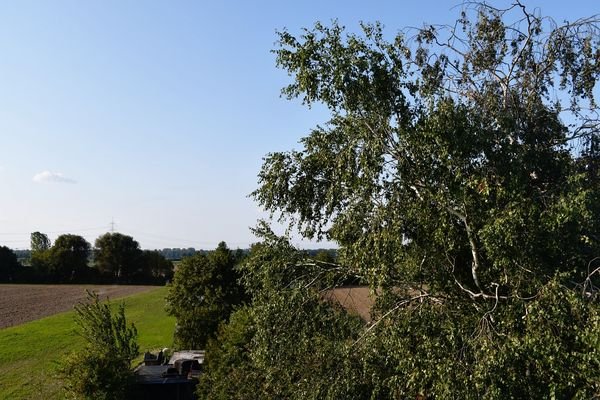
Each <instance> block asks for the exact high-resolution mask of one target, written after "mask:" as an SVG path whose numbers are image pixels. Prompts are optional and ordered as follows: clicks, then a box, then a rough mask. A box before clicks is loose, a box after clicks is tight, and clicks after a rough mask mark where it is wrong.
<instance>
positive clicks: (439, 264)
mask: <svg viewBox="0 0 600 400" xmlns="http://www.w3.org/2000/svg"><path fill="white" fill-rule="evenodd" d="M279 38H280V42H279V48H278V49H277V50H276V54H277V63H278V65H279V66H280V67H282V68H283V69H285V70H286V71H288V73H289V74H290V75H291V76H292V77H293V78H294V81H293V83H292V84H290V85H289V86H288V87H286V88H285V89H284V93H285V94H286V95H288V96H289V97H290V98H294V97H300V98H302V100H303V101H304V103H306V104H308V105H311V104H313V103H320V104H323V105H324V106H326V107H327V108H328V109H329V111H330V113H331V119H330V120H329V122H327V124H325V125H323V126H318V127H317V128H315V129H314V130H313V131H312V132H311V133H310V134H309V135H308V136H307V137H305V138H303V139H302V145H303V148H302V149H301V150H300V151H291V152H283V153H272V154H269V155H268V156H267V157H266V158H265V162H264V165H263V168H262V170H261V172H260V174H259V181H260V187H259V189H258V190H257V191H255V192H254V196H255V198H256V199H257V200H258V201H259V203H260V204H261V205H263V206H264V207H265V208H266V209H267V210H269V211H271V212H272V213H278V214H279V215H281V216H282V217H283V218H284V219H288V220H289V221H291V223H292V224H293V225H294V226H296V227H297V228H298V230H299V232H300V233H301V234H302V235H304V236H305V237H308V238H326V239H329V240H333V241H336V242H337V243H338V244H339V245H340V251H339V263H340V267H343V268H342V269H343V270H344V273H345V274H354V275H357V276H359V277H361V279H362V280H363V281H364V282H365V283H368V284H369V285H370V286H371V287H372V288H373V290H374V291H375V290H376V291H377V293H378V307H377V309H376V310H375V317H376V320H375V322H374V324H373V325H372V326H371V327H370V328H369V329H368V330H366V331H365V334H364V335H363V336H362V337H361V339H360V340H358V341H356V343H354V344H353V345H352V349H351V351H350V350H349V354H350V353H351V354H355V353H356V352H362V356H363V358H362V362H363V365H362V368H363V369H362V374H363V375H362V377H363V379H365V381H364V382H365V384H367V385H371V386H370V387H371V390H372V395H373V396H375V397H378V398H405V397H414V396H416V395H423V396H429V397H434V398H451V397H461V398H509V397H513V398H515V397H519V398H524V397H530V398H535V397H559V398H571V397H580V398H586V397H591V396H594V395H596V396H598V395H600V383H599V382H600V372H598V371H600V346H598V344H600V333H599V332H600V311H599V306H598V296H597V294H598V292H597V287H598V285H599V284H600V282H599V274H598V271H599V270H600V268H599V267H600V261H599V260H600V258H599V256H600V239H599V232H600V209H599V208H598V205H597V204H598V201H597V199H598V198H600V188H599V185H598V184H597V176H596V175H595V172H594V168H595V165H596V164H595V163H594V162H589V160H592V161H593V160H594V157H596V158H597V149H595V147H594V146H596V143H598V138H599V136H600V132H599V127H600V125H599V122H598V119H597V118H596V116H597V114H598V111H599V110H598V107H597V104H596V101H595V98H594V90H596V89H597V82H598V77H599V76H600V49H599V47H600V35H599V29H598V20H597V19H595V18H585V19H581V20H578V21H575V22H573V23H565V24H563V25H557V24H555V23H554V22H553V21H552V20H550V19H547V18H542V17H541V16H540V15H539V14H538V13H534V12H530V11H529V10H528V9H527V8H526V7H525V6H523V5H522V4H521V3H520V2H518V1H517V2H516V3H514V4H513V5H510V6H508V7H507V8H505V9H497V8H493V7H491V6H489V5H487V4H473V3H465V5H464V7H463V12H462V13H461V15H460V16H459V18H458V20H457V21H456V23H455V24H453V25H451V26H449V27H440V26H425V27H424V28H422V29H418V30H416V31H412V32H409V31H406V32H402V33H400V34H398V35H396V36H395V37H394V38H393V39H392V40H387V39H386V35H385V33H384V31H383V28H382V27H381V26H380V25H378V24H373V25H370V24H365V25H363V31H362V32H361V33H360V34H347V33H345V32H344V28H343V27H342V26H340V25H338V24H337V23H333V24H332V25H331V26H325V25H322V24H319V23H318V24H316V25H315V27H314V28H312V29H306V30H304V32H303V33H302V34H301V35H299V36H294V35H293V34H291V33H290V32H288V31H283V32H281V33H280V35H279ZM586 157H587V158H586ZM586 160H588V161H586ZM594 179H595V181H594ZM285 265H286V263H282V266H281V271H287V270H289V268H288V267H285ZM329 270H330V271H335V269H334V268H331V269H329ZM308 272H309V273H310V272H311V271H310V270H309V271H308ZM312 273H313V274H314V275H313V276H314V279H317V280H318V279H321V278H322V277H324V276H325V275H324V274H323V273H322V271H321V269H316V270H313V271H312ZM257 274H259V273H258V272H256V271H254V272H253V273H252V274H251V275H257ZM258 276H260V274H259V275H258ZM312 282H313V280H310V281H308V283H307V286H310V285H309V284H311V283H312ZM288 312H293V310H288ZM282 318H283V317H282ZM259 334H260V333H259ZM257 335H258V334H257ZM309 373H310V372H309ZM299 379H300V380H301V378H299ZM353 379H356V378H353ZM347 382H348V381H347ZM347 382H346V383H347Z"/></svg>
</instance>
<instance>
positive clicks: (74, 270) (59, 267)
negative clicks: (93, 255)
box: [49, 235, 91, 282]
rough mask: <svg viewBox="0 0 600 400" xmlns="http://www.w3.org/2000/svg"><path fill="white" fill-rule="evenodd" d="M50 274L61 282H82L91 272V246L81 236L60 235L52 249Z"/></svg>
mask: <svg viewBox="0 0 600 400" xmlns="http://www.w3.org/2000/svg"><path fill="white" fill-rule="evenodd" d="M49 251H50V254H49V258H50V270H49V273H50V275H52V276H53V277H54V279H56V280H58V281H59V282H69V281H77V280H81V279H82V278H83V277H85V276H86V275H87V272H88V270H89V267H88V257H89V255H90V251H91V246H90V244H89V243H88V242H87V241H86V240H85V239H84V238H83V237H81V236H78V235H60V236H59V237H58V238H56V240H55V241H54V244H53V245H52V247H51V248H50V250H49Z"/></svg>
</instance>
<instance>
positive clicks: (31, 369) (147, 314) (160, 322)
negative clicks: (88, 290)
mask: <svg viewBox="0 0 600 400" xmlns="http://www.w3.org/2000/svg"><path fill="white" fill-rule="evenodd" d="M166 294H167V289H166V288H164V287H163V288H158V289H155V290H151V291H149V292H144V293H140V294H135V295H132V296H129V297H124V298H121V299H116V300H111V303H113V304H118V303H121V302H123V303H125V312H126V315H127V320H128V322H133V323H134V324H135V326H136V328H137V330H138V343H139V345H140V351H141V352H142V353H143V352H144V351H146V350H154V349H159V348H162V347H165V346H167V347H169V346H170V345H171V343H172V340H173V330H174V327H175V319H174V318H173V317H169V316H167V315H166V313H165V311H164V303H165V300H164V298H165V296H166ZM73 315H74V313H73V312H72V311H69V312H64V313H60V314H56V315H53V316H51V317H46V318H43V319H39V320H36V321H31V322H28V323H26V324H23V325H18V326H13V327H10V328H6V329H2V330H0V399H32V398H36V399H37V398H40V399H60V398H64V393H61V388H62V383H61V382H60V381H59V379H58V378H57V376H56V375H57V370H58V367H59V362H60V361H61V359H62V358H63V357H64V356H65V355H66V354H67V353H68V352H70V351H72V350H75V349H77V348H81V347H82V346H83V340H82V338H80V337H79V336H78V335H77V334H76V332H75V324H74V321H73Z"/></svg>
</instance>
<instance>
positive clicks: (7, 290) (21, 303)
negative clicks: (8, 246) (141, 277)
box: [0, 284, 156, 329]
mask: <svg viewBox="0 0 600 400" xmlns="http://www.w3.org/2000/svg"><path fill="white" fill-rule="evenodd" d="M155 288H156V286H133V285H132V286H129V285H10V284H9V285H0V329H2V328H7V327H9V326H14V325H19V324H22V323H24V322H28V321H33V320H35V319H40V318H44V317H48V316H50V315H53V314H56V313H59V312H63V311H69V310H72V309H73V306H74V305H75V304H77V303H78V302H80V301H81V300H83V299H85V297H86V293H85V290H86V289H87V290H90V291H94V292H96V293H98V294H99V295H100V296H101V297H102V298H105V297H110V299H111V300H112V299H117V298H119V297H124V296H129V295H131V294H135V293H140V292H144V291H147V290H151V289H155Z"/></svg>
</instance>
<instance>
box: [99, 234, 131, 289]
mask: <svg viewBox="0 0 600 400" xmlns="http://www.w3.org/2000/svg"><path fill="white" fill-rule="evenodd" d="M94 247H95V249H94V261H95V265H96V267H97V268H98V270H99V271H101V272H103V273H108V274H111V275H112V277H113V279H114V280H115V281H117V282H128V281H129V280H130V279H131V277H132V276H133V275H134V274H135V273H136V272H137V271H138V269H139V268H140V262H141V257H142V251H141V250H140V245H139V243H138V242H137V241H135V240H134V239H133V238H132V237H131V236H127V235H123V234H121V233H118V232H115V233H106V234H104V235H102V236H100V237H99V238H98V239H96V243H95V246H94Z"/></svg>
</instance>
